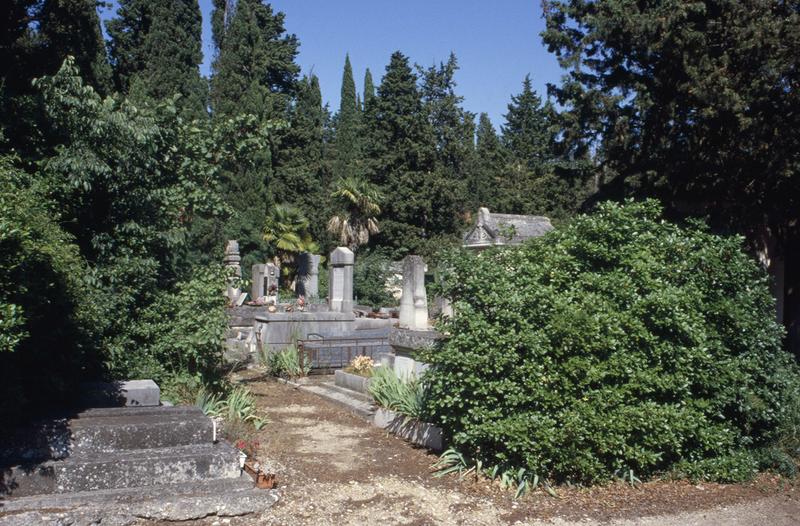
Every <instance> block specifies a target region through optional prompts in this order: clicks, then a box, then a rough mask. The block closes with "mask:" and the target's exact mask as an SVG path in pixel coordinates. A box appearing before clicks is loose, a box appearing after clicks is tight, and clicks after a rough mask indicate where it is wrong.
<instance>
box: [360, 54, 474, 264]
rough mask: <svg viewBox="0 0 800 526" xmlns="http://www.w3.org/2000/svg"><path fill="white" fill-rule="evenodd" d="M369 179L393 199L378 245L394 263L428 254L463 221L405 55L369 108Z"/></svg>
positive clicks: (393, 65)
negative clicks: (458, 218) (406, 256)
mask: <svg viewBox="0 0 800 526" xmlns="http://www.w3.org/2000/svg"><path fill="white" fill-rule="evenodd" d="M366 128H367V132H368V136H369V142H368V155H367V156H366V158H367V159H368V160H369V163H370V170H369V176H370V179H371V180H372V182H374V183H375V184H377V185H378V187H379V189H380V191H381V193H382V194H383V195H386V196H390V198H389V199H387V200H386V203H385V204H384V205H383V207H382V211H383V214H382V218H381V219H380V224H381V234H379V236H378V242H380V243H382V244H383V245H385V246H388V247H390V248H391V249H393V254H392V255H393V256H394V257H401V256H403V255H404V254H407V253H408V252H417V253H423V254H426V253H428V252H430V251H431V250H432V249H433V245H434V244H435V243H436V241H437V238H439V237H441V236H442V235H444V234H447V233H448V224H447V223H448V222H452V220H453V218H454V217H456V216H457V213H458V210H457V209H456V207H455V206H454V202H453V200H452V192H451V189H450V188H449V187H448V184H447V181H446V179H445V178H443V177H442V176H441V174H439V173H438V172H437V169H436V168H437V167H436V148H435V143H436V139H435V135H434V132H433V129H432V128H431V125H430V123H429V122H428V120H427V115H426V112H425V110H424V108H423V104H422V94H421V93H420V91H419V89H418V88H417V76H416V75H415V74H414V72H413V71H412V69H411V67H410V66H409V61H408V58H407V57H406V56H404V55H403V54H402V53H400V52H399V51H398V52H395V53H394V54H392V58H391V61H390V63H389V65H388V66H387V67H386V75H385V76H384V77H383V80H382V82H381V85H380V88H378V94H377V95H376V97H375V99H374V100H373V101H372V104H370V105H369V106H368V112H367V126H366Z"/></svg>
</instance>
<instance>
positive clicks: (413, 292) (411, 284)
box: [400, 256, 428, 330]
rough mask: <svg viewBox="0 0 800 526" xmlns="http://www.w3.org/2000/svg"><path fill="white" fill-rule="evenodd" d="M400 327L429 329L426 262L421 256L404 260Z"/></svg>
mask: <svg viewBox="0 0 800 526" xmlns="http://www.w3.org/2000/svg"><path fill="white" fill-rule="evenodd" d="M400 326H401V327H407V328H409V329H414V330H424V329H427V328H428V293H427V292H426V290H425V261H423V259H422V258H421V257H420V256H406V257H405V259H403V296H402V297H401V298H400Z"/></svg>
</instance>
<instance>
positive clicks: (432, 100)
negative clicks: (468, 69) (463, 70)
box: [420, 53, 475, 182]
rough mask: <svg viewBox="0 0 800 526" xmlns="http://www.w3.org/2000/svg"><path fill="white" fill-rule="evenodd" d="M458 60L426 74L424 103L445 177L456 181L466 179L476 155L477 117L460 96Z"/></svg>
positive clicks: (423, 92)
mask: <svg viewBox="0 0 800 526" xmlns="http://www.w3.org/2000/svg"><path fill="white" fill-rule="evenodd" d="M457 70H458V61H457V60H456V56H455V55H454V54H452V53H451V54H450V58H449V59H448V61H447V62H446V63H440V64H439V65H438V66H431V67H430V68H428V69H426V70H424V71H422V72H421V73H422V82H421V87H420V89H421V92H422V102H423V107H424V109H425V112H426V113H427V116H428V122H430V124H431V127H432V128H433V132H434V134H435V140H436V156H437V161H438V163H439V166H440V167H441V168H442V169H443V171H444V175H445V176H446V177H449V178H450V179H452V180H453V181H456V182H460V181H463V180H464V175H465V174H464V172H465V170H466V169H467V165H468V163H469V160H470V156H471V154H472V150H473V147H474V137H475V116H474V115H473V114H472V113H470V112H468V111H466V110H464V109H463V108H462V107H461V103H462V102H463V100H464V98H463V97H460V96H458V95H456V93H455V88H456V82H455V78H454V76H455V73H456V71H457Z"/></svg>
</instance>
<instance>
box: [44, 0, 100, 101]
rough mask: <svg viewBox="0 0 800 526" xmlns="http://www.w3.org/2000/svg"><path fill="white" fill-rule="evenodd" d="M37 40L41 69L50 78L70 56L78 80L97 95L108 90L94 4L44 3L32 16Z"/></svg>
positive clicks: (91, 0) (84, 0) (73, 0)
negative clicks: (38, 39)
mask: <svg viewBox="0 0 800 526" xmlns="http://www.w3.org/2000/svg"><path fill="white" fill-rule="evenodd" d="M36 18H37V21H38V25H39V29H38V35H39V38H40V39H41V47H42V56H41V59H40V60H41V66H42V67H43V69H44V71H45V72H46V74H50V75H52V74H54V73H55V72H56V71H58V69H59V68H60V67H61V64H62V63H63V62H64V59H65V58H66V57H67V56H68V55H71V56H73V57H75V63H76V64H77V66H78V69H79V71H80V73H81V76H82V77H83V79H84V80H85V81H86V83H87V84H89V85H91V86H92V87H93V88H94V89H95V90H96V91H97V92H98V93H100V94H101V95H106V94H109V93H110V92H111V90H112V82H111V67H110V65H109V63H108V58H107V57H106V48H105V42H104V41H103V32H102V30H101V28H100V17H99V16H98V15H97V0H44V2H43V3H42V4H41V7H40V9H39V12H38V14H37V16H36Z"/></svg>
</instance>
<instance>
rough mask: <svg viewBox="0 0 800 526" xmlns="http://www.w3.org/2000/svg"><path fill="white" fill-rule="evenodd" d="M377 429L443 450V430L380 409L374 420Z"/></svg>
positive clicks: (432, 448) (421, 444)
mask: <svg viewBox="0 0 800 526" xmlns="http://www.w3.org/2000/svg"><path fill="white" fill-rule="evenodd" d="M373 424H374V425H375V427H379V428H381V429H385V430H387V431H390V432H391V433H393V434H395V435H397V436H399V437H401V438H404V439H406V440H408V441H409V442H411V443H412V444H416V445H418V446H422V447H426V448H428V449H431V450H433V451H441V450H442V428H440V427H437V426H435V425H433V424H428V423H426V422H420V421H419V420H416V419H414V418H411V417H408V416H405V415H401V414H400V413H396V412H394V411H392V410H390V409H384V408H382V407H379V408H378V410H377V411H375V416H374V420H373Z"/></svg>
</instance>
